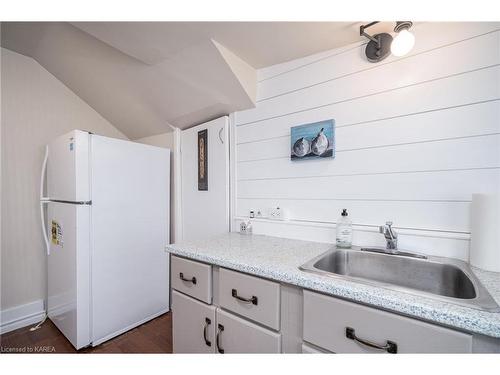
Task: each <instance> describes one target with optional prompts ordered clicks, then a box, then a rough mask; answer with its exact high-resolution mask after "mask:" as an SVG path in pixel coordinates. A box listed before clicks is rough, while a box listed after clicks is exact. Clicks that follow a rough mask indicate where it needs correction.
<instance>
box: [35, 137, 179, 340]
mask: <svg viewBox="0 0 500 375" xmlns="http://www.w3.org/2000/svg"><path fill="white" fill-rule="evenodd" d="M46 151H47V153H46V157H45V160H44V163H43V167H42V178H41V189H40V190H41V194H40V195H41V216H42V225H43V227H44V239H45V242H46V246H47V254H48V301H47V313H48V317H49V318H50V320H52V322H53V323H54V324H55V325H56V326H57V327H58V328H59V330H60V331H61V332H62V333H63V334H64V335H65V336H66V337H67V338H68V340H69V341H70V342H71V343H72V344H73V346H74V347H75V348H76V349H80V348H83V347H85V346H88V345H92V346H95V345H98V344H100V343H102V342H104V341H106V340H109V339H111V338H112V337H115V336H117V335H119V334H121V333H123V332H125V331H127V330H129V329H131V328H134V327H136V326H138V325H140V324H142V323H144V322H146V321H148V320H150V319H152V318H154V317H156V316H158V315H161V314H163V313H165V312H167V311H168V310H169V257H168V254H167V253H166V252H165V246H166V245H167V244H168V243H169V210H170V207H169V196H170V181H169V179H170V173H169V169H170V151H169V150H168V149H164V148H159V147H154V146H149V145H144V144H140V143H135V142H130V141H125V140H119V139H114V138H107V137H103V136H98V135H94V134H91V133H88V132H84V131H79V130H75V131H72V132H70V133H68V134H65V135H63V136H61V137H59V138H57V139H55V140H54V141H53V142H51V143H50V144H49V145H48V146H47V149H46ZM44 176H46V182H45V180H44V178H45V177H44ZM45 183H46V188H47V195H46V196H44V194H43V191H44V185H45ZM45 207H46V222H45V212H44V211H45Z"/></svg>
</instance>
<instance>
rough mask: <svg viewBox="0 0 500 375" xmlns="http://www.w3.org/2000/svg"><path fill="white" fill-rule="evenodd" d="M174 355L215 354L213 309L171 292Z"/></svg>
mask: <svg viewBox="0 0 500 375" xmlns="http://www.w3.org/2000/svg"><path fill="white" fill-rule="evenodd" d="M172 326H173V349H174V353H215V307H214V306H211V305H206V304H204V303H203V302H199V301H197V300H195V299H193V298H191V297H188V296H186V295H184V294H182V293H179V292H177V291H175V290H174V291H172Z"/></svg>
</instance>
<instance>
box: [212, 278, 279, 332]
mask: <svg viewBox="0 0 500 375" xmlns="http://www.w3.org/2000/svg"><path fill="white" fill-rule="evenodd" d="M219 302H220V305H221V306H222V307H224V308H225V309H226V310H230V311H233V312H235V313H236V314H238V315H242V316H244V317H245V318H248V319H251V320H253V321H256V322H258V323H261V324H263V325H265V326H268V327H270V328H272V329H275V330H277V331H278V330H279V329H280V284H278V283H276V282H273V281H269V280H265V279H262V278H260V277H255V276H250V275H246V274H244V273H241V272H235V271H230V270H226V269H224V268H221V270H220V271H219Z"/></svg>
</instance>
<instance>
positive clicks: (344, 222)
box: [336, 208, 352, 249]
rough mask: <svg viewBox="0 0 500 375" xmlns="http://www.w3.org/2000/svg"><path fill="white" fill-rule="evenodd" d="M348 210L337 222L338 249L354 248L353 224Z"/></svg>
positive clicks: (344, 211)
mask: <svg viewBox="0 0 500 375" xmlns="http://www.w3.org/2000/svg"><path fill="white" fill-rule="evenodd" d="M348 215H349V214H348V213H347V209H345V208H344V209H343V210H342V214H341V215H340V217H339V219H338V220H337V241H336V244H337V247H340V248H344V249H349V248H350V247H351V246H352V222H351V220H350V219H349V217H348Z"/></svg>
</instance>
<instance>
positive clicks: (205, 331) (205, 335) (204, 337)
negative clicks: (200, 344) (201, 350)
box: [203, 318, 212, 346]
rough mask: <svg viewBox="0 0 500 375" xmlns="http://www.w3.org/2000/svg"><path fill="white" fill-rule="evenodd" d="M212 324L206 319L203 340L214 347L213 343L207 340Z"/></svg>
mask: <svg viewBox="0 0 500 375" xmlns="http://www.w3.org/2000/svg"><path fill="white" fill-rule="evenodd" d="M211 323H212V321H211V320H210V319H208V318H205V326H204V327H203V339H204V340H205V344H206V345H207V346H212V343H211V342H210V341H208V339H207V331H208V326H209V325H210V324H211Z"/></svg>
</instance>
